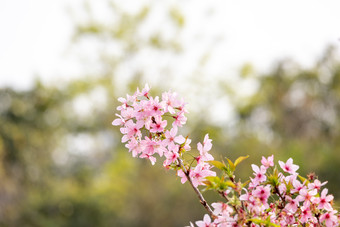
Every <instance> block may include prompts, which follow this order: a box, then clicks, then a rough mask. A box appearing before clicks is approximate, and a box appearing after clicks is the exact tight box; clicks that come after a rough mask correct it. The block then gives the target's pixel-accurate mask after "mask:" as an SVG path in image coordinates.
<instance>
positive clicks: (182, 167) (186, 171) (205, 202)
mask: <svg viewBox="0 0 340 227" xmlns="http://www.w3.org/2000/svg"><path fill="white" fill-rule="evenodd" d="M177 161H178V163H179V165H180V167H181V169H182V171H183V172H184V174H185V176H186V177H187V180H188V181H189V183H190V185H191V187H192V188H193V189H194V191H195V192H196V194H197V196H198V198H199V200H200V203H201V204H202V205H203V206H204V208H205V209H206V210H207V211H208V213H209V215H210V216H211V217H213V218H214V217H215V215H214V213H213V211H212V210H211V208H210V206H209V204H208V203H207V201H206V200H205V199H204V197H203V195H202V193H201V192H200V191H199V190H198V188H197V187H195V186H194V184H193V183H192V180H191V177H190V175H189V174H190V172H189V170H187V169H186V168H185V167H184V165H183V162H182V160H181V159H180V158H177Z"/></svg>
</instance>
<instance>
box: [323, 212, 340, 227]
mask: <svg viewBox="0 0 340 227" xmlns="http://www.w3.org/2000/svg"><path fill="white" fill-rule="evenodd" d="M336 213H337V211H336V210H332V211H330V212H327V213H324V214H322V215H321V216H320V222H323V221H324V222H325V224H326V226H327V227H331V226H339V220H338V217H337V216H336V215H335V214H336Z"/></svg>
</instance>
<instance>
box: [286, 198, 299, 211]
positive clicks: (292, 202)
mask: <svg viewBox="0 0 340 227" xmlns="http://www.w3.org/2000/svg"><path fill="white" fill-rule="evenodd" d="M286 200H288V201H289V202H288V203H287V205H286V206H285V209H286V210H288V211H289V212H292V213H295V212H296V211H297V209H298V206H299V201H298V200H297V199H292V198H291V197H289V196H286Z"/></svg>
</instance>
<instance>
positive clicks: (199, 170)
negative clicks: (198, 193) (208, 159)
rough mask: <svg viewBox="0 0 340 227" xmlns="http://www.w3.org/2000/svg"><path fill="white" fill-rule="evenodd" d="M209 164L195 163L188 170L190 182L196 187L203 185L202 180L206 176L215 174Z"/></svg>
mask: <svg viewBox="0 0 340 227" xmlns="http://www.w3.org/2000/svg"><path fill="white" fill-rule="evenodd" d="M209 167H210V166H209V165H207V164H206V165H197V166H196V167H195V169H194V170H192V171H190V175H189V176H190V178H191V181H192V184H193V185H194V186H195V187H197V186H198V185H203V181H204V180H205V178H206V177H208V176H216V173H215V172H214V171H211V170H210V169H209Z"/></svg>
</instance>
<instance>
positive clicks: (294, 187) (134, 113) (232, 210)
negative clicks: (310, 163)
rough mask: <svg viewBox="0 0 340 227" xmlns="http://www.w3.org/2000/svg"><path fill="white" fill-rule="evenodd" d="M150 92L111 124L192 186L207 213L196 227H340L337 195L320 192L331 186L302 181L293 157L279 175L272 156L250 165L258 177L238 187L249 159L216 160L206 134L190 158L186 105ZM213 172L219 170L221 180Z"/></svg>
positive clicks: (124, 105)
mask: <svg viewBox="0 0 340 227" xmlns="http://www.w3.org/2000/svg"><path fill="white" fill-rule="evenodd" d="M149 91H150V88H149V86H148V85H146V86H145V87H144V88H143V89H142V91H140V90H139V89H138V88H137V91H136V92H135V93H134V94H133V95H132V96H130V95H127V97H126V98H119V99H118V101H119V102H120V103H121V105H120V106H118V107H117V110H118V111H120V114H116V116H117V117H118V118H117V119H115V120H114V121H113V122H112V124H113V125H116V126H120V127H121V128H120V131H121V133H122V134H123V137H122V142H123V143H126V144H125V146H126V148H128V149H129V151H130V152H131V153H132V156H133V157H139V158H144V159H148V160H150V161H151V163H152V165H154V164H155V162H156V160H157V159H156V156H155V155H156V154H158V156H159V157H163V156H164V157H165V159H164V161H163V166H164V167H165V168H167V169H172V170H175V171H176V173H177V175H178V176H179V177H180V178H181V182H182V183H183V184H184V183H185V182H187V181H188V182H189V183H190V185H191V186H192V188H193V189H194V191H195V193H196V194H197V196H198V198H199V200H200V203H201V204H202V205H203V206H204V208H205V209H206V210H207V212H208V214H206V215H205V216H204V218H203V220H202V221H196V222H195V224H196V225H197V226H199V227H207V226H208V227H209V226H216V227H224V226H327V227H330V226H339V223H340V216H339V214H338V212H337V210H335V209H334V208H333V196H332V195H328V189H326V188H324V189H323V190H321V187H322V186H323V185H325V184H326V183H327V182H324V183H321V182H320V181H319V180H318V179H316V177H315V176H314V175H310V176H309V177H308V179H306V178H303V177H301V176H300V175H299V174H298V173H297V172H296V171H297V170H298V169H299V167H298V166H297V165H295V164H293V160H292V159H291V158H290V159H288V161H287V162H286V163H284V162H282V161H279V162H278V163H279V166H280V168H281V169H282V170H283V172H279V169H278V167H277V166H276V165H274V156H273V155H272V156H270V157H268V158H265V157H262V160H261V164H262V165H261V166H257V165H254V164H252V165H251V166H252V169H253V171H254V176H253V177H251V178H250V180H249V181H247V182H244V183H242V182H241V181H238V182H237V181H236V180H235V176H234V172H235V169H236V167H237V165H238V164H240V163H241V162H242V161H243V160H245V159H246V158H247V157H248V156H243V157H239V158H238V159H236V160H235V162H232V161H231V160H229V159H227V162H226V163H225V162H219V161H215V160H214V157H213V156H212V155H211V154H210V153H209V151H210V150H211V148H212V143H211V141H212V140H211V139H210V138H209V136H208V135H206V136H205V138H204V141H203V142H202V143H198V144H197V152H191V153H189V152H190V151H191V146H190V143H191V140H190V139H189V138H188V137H184V136H183V135H178V128H179V127H182V126H183V125H184V124H185V123H186V120H187V118H186V117H185V114H186V113H187V110H186V108H185V104H186V103H185V102H184V101H183V99H179V98H178V96H177V94H176V93H172V92H164V93H163V94H162V97H161V99H160V98H159V97H158V96H156V97H155V98H153V97H151V96H150V94H149ZM188 157H189V158H188ZM214 167H215V168H217V169H220V174H219V175H220V176H218V175H217V173H216V172H215V171H213V170H212V168H214ZM200 185H202V186H205V188H204V190H214V191H216V192H217V193H218V194H219V195H221V197H222V199H223V202H216V203H212V204H211V206H210V205H209V204H208V203H207V202H206V200H205V199H204V197H203V195H202V193H201V191H200V190H199V189H198V186H200ZM211 207H212V208H211ZM190 226H194V225H193V224H192V223H190Z"/></svg>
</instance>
